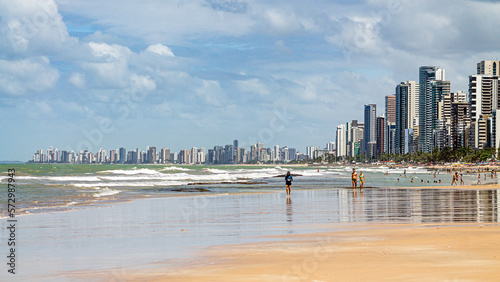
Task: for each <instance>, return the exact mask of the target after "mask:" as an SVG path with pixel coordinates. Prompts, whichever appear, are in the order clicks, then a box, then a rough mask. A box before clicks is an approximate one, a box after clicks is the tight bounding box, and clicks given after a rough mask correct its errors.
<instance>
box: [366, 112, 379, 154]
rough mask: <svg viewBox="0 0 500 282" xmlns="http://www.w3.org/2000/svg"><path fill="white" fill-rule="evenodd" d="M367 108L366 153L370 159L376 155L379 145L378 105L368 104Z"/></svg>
mask: <svg viewBox="0 0 500 282" xmlns="http://www.w3.org/2000/svg"><path fill="white" fill-rule="evenodd" d="M364 108H365V111H364V112H365V114H364V116H365V128H364V137H363V142H364V154H365V155H366V157H367V158H368V159H372V158H374V157H375V156H376V145H377V105H375V104H368V105H365V106H364Z"/></svg>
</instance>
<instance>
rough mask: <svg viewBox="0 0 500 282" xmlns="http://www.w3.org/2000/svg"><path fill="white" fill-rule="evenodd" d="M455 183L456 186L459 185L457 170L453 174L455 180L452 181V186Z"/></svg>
mask: <svg viewBox="0 0 500 282" xmlns="http://www.w3.org/2000/svg"><path fill="white" fill-rule="evenodd" d="M453 184H455V186H458V172H455V173H454V174H453V180H452V181H451V186H453Z"/></svg>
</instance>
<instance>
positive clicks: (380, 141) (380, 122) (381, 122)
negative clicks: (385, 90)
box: [375, 115, 385, 156]
mask: <svg viewBox="0 0 500 282" xmlns="http://www.w3.org/2000/svg"><path fill="white" fill-rule="evenodd" d="M384 139H385V116H384V115H381V116H378V117H377V146H376V150H375V154H376V155H377V156H380V155H381V154H382V153H383V152H384V143H385V140H384Z"/></svg>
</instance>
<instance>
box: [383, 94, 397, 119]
mask: <svg viewBox="0 0 500 282" xmlns="http://www.w3.org/2000/svg"><path fill="white" fill-rule="evenodd" d="M385 118H386V119H387V122H396V95H387V96H385Z"/></svg>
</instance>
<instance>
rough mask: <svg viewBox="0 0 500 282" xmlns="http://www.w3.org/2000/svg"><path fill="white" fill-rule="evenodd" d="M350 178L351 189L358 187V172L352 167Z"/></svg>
mask: <svg viewBox="0 0 500 282" xmlns="http://www.w3.org/2000/svg"><path fill="white" fill-rule="evenodd" d="M351 178H352V189H356V188H358V173H357V172H356V169H354V168H353V169H352V174H351Z"/></svg>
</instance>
